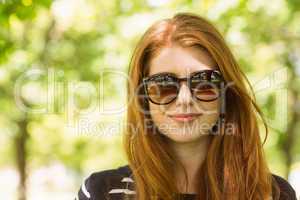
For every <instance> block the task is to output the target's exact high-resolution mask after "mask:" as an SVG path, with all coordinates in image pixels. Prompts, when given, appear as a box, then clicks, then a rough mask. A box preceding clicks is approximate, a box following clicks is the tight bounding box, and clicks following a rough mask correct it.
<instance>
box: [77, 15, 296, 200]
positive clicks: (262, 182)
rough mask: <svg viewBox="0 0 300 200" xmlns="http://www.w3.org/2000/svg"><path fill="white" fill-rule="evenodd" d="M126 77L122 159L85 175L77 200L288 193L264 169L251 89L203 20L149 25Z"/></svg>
mask: <svg viewBox="0 0 300 200" xmlns="http://www.w3.org/2000/svg"><path fill="white" fill-rule="evenodd" d="M129 77H130V80H129V81H128V85H127V86H128V97H127V98H128V110H127V124H126V133H124V137H125V138H124V144H125V150H126V153H127V157H128V162H129V164H128V165H125V166H121V167H119V168H117V169H110V170H105V171H100V172H96V173H93V174H92V175H91V176H90V177H88V178H87V179H86V180H85V181H84V183H83V184H82V187H81V189H80V191H79V193H78V195H79V199H80V200H86V199H98V200H102V199H118V200H120V199H137V200H150V199H151V200H152V199H163V200H173V199H195V200H196V199H197V200H200V199H201V200H202V199H209V200H224V199H228V200H235V199H236V200H249V199H251V200H262V199H263V200H266V199H280V200H286V199H291V200H296V195H295V191H294V190H293V188H292V187H291V186H290V185H289V183H288V182H287V181H286V180H284V179H283V178H281V177H279V176H277V175H274V174H272V173H271V172H270V170H269V169H268V166H267V163H266V160H265V158H264V153H263V147H262V145H263V143H262V142H261V140H260V133H259V129H258V122H257V116H260V117H262V114H261V112H260V110H259V108H258V107H257V105H256V103H255V101H254V97H253V90H252V88H251V86H250V84H249V81H248V80H247V78H246V76H245V75H244V74H243V72H242V71H241V69H240V67H239V65H238V63H237V62H236V60H235V58H234V57H233V55H232V53H231V51H230V49H229V48H228V46H227V44H226V43H225V41H224V39H223V37H222V36H221V34H220V33H219V32H218V30H217V29H216V28H215V27H214V26H213V25H212V24H211V23H210V22H208V21H207V20H206V19H204V18H202V17H200V16H197V15H194V14H190V13H179V14H176V15H175V16H174V17H173V18H171V19H165V20H162V21H159V22H157V23H155V24H154V25H153V26H151V27H150V28H149V29H148V30H147V31H146V33H145V34H144V35H143V37H142V38H141V40H140V42H139V44H138V45H137V47H136V49H135V51H134V54H133V57H132V60H131V64H130V70H129ZM262 119H263V118H262ZM263 122H264V120H263ZM264 125H265V127H266V133H267V125H266V123H265V122H264ZM265 139H266V138H265Z"/></svg>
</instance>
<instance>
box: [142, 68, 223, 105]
mask: <svg viewBox="0 0 300 200" xmlns="http://www.w3.org/2000/svg"><path fill="white" fill-rule="evenodd" d="M202 73H206V74H207V73H209V76H208V79H207V80H203V81H204V82H205V81H206V82H209V83H217V87H218V88H219V84H220V83H222V82H224V79H223V76H222V74H221V72H220V71H219V70H211V69H206V70H200V71H196V72H193V73H191V74H190V75H189V76H187V77H184V78H178V77H177V76H176V75H175V74H174V73H171V72H162V73H158V74H154V75H151V76H148V77H144V78H143V80H142V81H143V86H144V92H145V94H146V97H147V99H148V100H149V101H151V102H152V103H154V104H156V105H167V104H170V103H172V102H173V101H174V100H175V99H176V98H177V97H178V94H179V91H180V82H181V81H187V83H188V84H187V85H188V87H189V90H190V92H191V94H192V97H193V98H196V99H197V100H199V101H204V102H210V101H215V100H216V99H218V98H219V96H220V93H219V94H218V96H217V97H216V98H214V99H212V100H202V99H199V98H197V97H196V96H195V95H194V92H193V88H192V87H191V80H192V78H193V77H194V76H195V75H198V74H202ZM213 73H217V74H218V75H219V77H220V79H219V80H217V81H212V80H211V77H212V74H213ZM165 76H170V77H172V78H173V79H174V80H176V83H177V84H178V86H179V89H178V90H177V94H176V97H175V98H173V99H172V100H171V101H169V102H167V103H157V102H155V101H153V100H152V99H151V98H150V96H149V93H148V87H147V84H148V83H149V82H150V81H151V80H153V79H155V78H158V77H165Z"/></svg>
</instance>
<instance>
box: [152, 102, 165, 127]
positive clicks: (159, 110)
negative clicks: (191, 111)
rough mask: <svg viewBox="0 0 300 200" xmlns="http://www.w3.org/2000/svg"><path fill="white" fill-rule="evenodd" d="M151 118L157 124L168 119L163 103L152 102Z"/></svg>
mask: <svg viewBox="0 0 300 200" xmlns="http://www.w3.org/2000/svg"><path fill="white" fill-rule="evenodd" d="M149 109H150V113H151V118H152V120H153V121H154V122H155V123H156V124H160V123H163V122H164V121H165V120H166V117H167V116H166V114H165V108H164V106H161V105H155V104H152V103H150V105H149Z"/></svg>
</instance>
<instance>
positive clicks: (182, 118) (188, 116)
mask: <svg viewBox="0 0 300 200" xmlns="http://www.w3.org/2000/svg"><path fill="white" fill-rule="evenodd" d="M201 115H202V113H182V114H174V115H168V116H169V117H170V118H172V119H173V120H175V121H178V122H190V121H193V120H195V119H196V118H197V117H199V116H201Z"/></svg>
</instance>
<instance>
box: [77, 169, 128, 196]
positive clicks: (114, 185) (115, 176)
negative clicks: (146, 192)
mask: <svg viewBox="0 0 300 200" xmlns="http://www.w3.org/2000/svg"><path fill="white" fill-rule="evenodd" d="M131 183H133V179H132V173H131V170H130V168H129V166H128V165H123V166H120V167H118V168H115V169H108V170H103V171H99V172H94V173H92V174H91V175H90V176H89V177H87V178H86V179H85V180H84V181H83V183H82V185H81V187H80V190H79V191H78V199H79V200H87V199H89V200H90V199H91V200H92V199H98V200H102V199H108V198H107V197H108V195H109V196H110V199H114V198H116V199H118V197H120V195H123V194H131V193H134V192H133V191H132V190H131V189H132V184H131Z"/></svg>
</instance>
